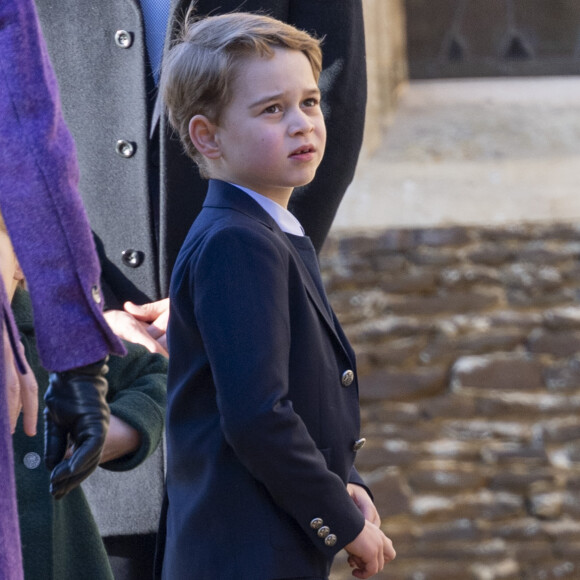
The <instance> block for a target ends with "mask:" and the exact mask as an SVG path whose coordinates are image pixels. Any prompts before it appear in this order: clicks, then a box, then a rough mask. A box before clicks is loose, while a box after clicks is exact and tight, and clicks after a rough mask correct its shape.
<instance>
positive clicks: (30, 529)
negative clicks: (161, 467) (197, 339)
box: [12, 290, 167, 580]
mask: <svg viewBox="0 0 580 580" xmlns="http://www.w3.org/2000/svg"><path fill="white" fill-rule="evenodd" d="M12 309H13V311H14V316H15V319H16V323H17V325H18V329H19V331H20V336H21V339H22V342H23V344H24V347H25V350H26V358H27V359H28V362H29V363H30V366H31V367H32V369H33V371H34V373H35V375H36V379H37V381H38V387H39V393H38V394H39V403H40V408H39V414H38V432H37V435H36V436H35V437H28V436H26V435H25V434H24V431H23V429H22V421H21V419H20V420H19V421H18V426H17V428H16V432H15V434H14V437H13V441H14V464H15V472H16V485H17V492H18V511H19V517H20V529H21V536H22V551H23V558H24V575H25V579H26V580H51V579H54V580H78V579H79V578H82V579H83V580H112V578H113V574H112V572H111V568H110V566H109V561H108V558H107V554H106V552H105V548H104V546H103V542H102V540H101V537H100V535H99V531H98V529H97V526H96V524H95V522H94V520H93V516H92V514H91V511H90V508H89V505H88V503H87V501H86V499H85V495H84V493H83V492H82V490H81V488H77V489H74V490H73V491H71V492H70V493H69V494H68V495H66V496H65V497H64V498H63V499H61V500H59V501H55V500H53V499H52V496H51V495H50V493H49V491H48V488H49V476H50V473H49V471H48V470H47V469H46V468H45V467H44V461H43V453H44V449H43V447H44V426H43V416H42V410H43V408H44V399H43V397H44V392H45V390H46V388H47V385H48V374H47V372H46V370H45V369H44V368H43V367H42V366H41V365H40V362H39V359H38V353H37V350H36V343H35V338H34V327H33V321H32V308H31V304H30V299H29V296H28V293H27V292H25V291H23V290H18V291H17V292H16V295H15V296H14V299H13V301H12ZM125 346H126V347H127V350H128V354H127V356H126V357H124V358H119V357H115V356H113V357H111V358H110V359H109V373H108V375H107V379H108V381H109V393H108V395H107V399H108V401H109V405H110V407H111V412H112V413H113V414H114V415H116V416H117V417H119V418H120V419H122V420H123V421H125V422H126V423H128V424H129V425H131V426H132V427H134V428H135V429H137V430H138V431H139V433H140V434H141V447H140V449H139V450H138V451H137V452H136V453H134V454H132V455H130V456H126V457H122V458H120V459H116V460H115V461H110V462H109V463H106V464H104V465H103V467H105V468H106V469H111V470H116V471H125V470H128V469H132V468H133V467H136V466H137V465H139V464H140V463H141V462H143V461H144V460H145V459H146V458H147V457H148V456H149V455H150V454H151V453H152V452H153V451H154V450H155V449H156V447H157V445H158V444H159V442H160V440H161V435H162V431H163V420H164V413H165V397H166V378H167V375H166V373H167V361H166V359H165V358H164V357H162V356H161V355H157V354H151V353H149V352H148V351H147V350H146V349H145V348H143V347H141V346H139V345H135V344H132V343H125Z"/></svg>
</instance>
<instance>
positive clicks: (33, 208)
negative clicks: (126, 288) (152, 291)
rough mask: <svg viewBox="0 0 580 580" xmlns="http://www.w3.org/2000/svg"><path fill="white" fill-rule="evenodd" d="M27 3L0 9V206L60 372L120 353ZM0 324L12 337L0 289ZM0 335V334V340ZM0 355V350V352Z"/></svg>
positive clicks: (6, 550) (0, 532)
mask: <svg viewBox="0 0 580 580" xmlns="http://www.w3.org/2000/svg"><path fill="white" fill-rule="evenodd" d="M77 183H78V169H77V162H76V154H75V150H74V143H73V141H72V138H71V136H70V134H69V132H68V130H67V128H66V126H65V123H64V120H63V117H62V113H61V109H60V101H59V96H58V89H57V85H56V80H55V77H54V73H53V71H52V68H51V65H50V62H49V59H48V56H47V51H46V46H45V43H44V40H43V38H42V36H41V33H40V28H39V24H38V18H37V15H36V11H35V7H34V3H33V0H2V1H1V2H0V208H1V210H2V214H3V216H4V220H5V222H6V226H7V228H8V231H9V233H10V236H11V239H12V241H13V245H14V249H15V251H16V255H17V256H18V259H19V261H20V264H21V266H22V269H23V271H24V274H25V275H26V277H27V280H28V284H29V288H30V295H31V298H32V303H33V308H34V315H35V326H36V329H37V338H38V349H39V352H40V357H41V360H42V362H43V365H44V366H45V367H46V368H47V369H50V370H52V371H62V370H67V369H71V368H75V367H78V366H82V365H85V364H89V363H92V362H95V361H97V360H100V359H102V358H104V357H105V356H106V355H107V354H109V353H113V354H124V348H123V346H122V344H121V342H120V341H119V340H118V338H117V337H116V336H115V335H114V334H113V332H112V331H111V329H110V328H109V327H108V325H107V324H106V322H105V319H104V318H103V315H102V297H101V291H100V287H99V278H100V268H99V262H98V258H97V255H96V252H95V247H94V242H93V238H92V234H91V231H90V228H89V224H88V220H87V217H86V214H85V211H84V208H83V206H82V202H81V199H80V197H79V194H78V190H77ZM0 307H1V308H2V311H3V322H4V323H5V324H7V327H8V330H9V335H10V337H11V339H12V338H13V337H18V334H17V333H16V332H15V327H14V323H13V321H12V315H11V312H10V305H9V304H8V301H7V298H6V293H5V291H4V288H2V289H1V290H0ZM0 338H1V335H0ZM0 346H1V345H0ZM1 353H2V349H1V348H0V354H1ZM4 387H5V386H4V364H3V361H2V363H1V364H0V578H2V579H3V580H19V579H21V578H22V562H21V555H20V540H19V534H18V517H17V511H16V499H15V493H14V472H13V466H12V442H11V437H10V429H9V421H8V413H7V404H6V392H5V388H4Z"/></svg>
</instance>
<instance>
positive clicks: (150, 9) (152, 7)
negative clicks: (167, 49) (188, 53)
mask: <svg viewBox="0 0 580 580" xmlns="http://www.w3.org/2000/svg"><path fill="white" fill-rule="evenodd" d="M170 4H171V0H141V10H142V11H143V19H144V20H145V43H146V44H147V52H148V54H149V62H150V63H151V70H152V71H153V77H154V79H155V83H156V84H157V81H158V80H159V69H160V67H161V57H162V56H163V46H164V44H165V35H166V32H167V21H168V20H169V8H170Z"/></svg>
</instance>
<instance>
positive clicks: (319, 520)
mask: <svg viewBox="0 0 580 580" xmlns="http://www.w3.org/2000/svg"><path fill="white" fill-rule="evenodd" d="M323 523H324V522H323V521H322V518H314V519H313V520H312V521H311V522H310V527H311V528H312V529H313V530H317V529H318V528H319V527H320V526H321V525H322V524H323Z"/></svg>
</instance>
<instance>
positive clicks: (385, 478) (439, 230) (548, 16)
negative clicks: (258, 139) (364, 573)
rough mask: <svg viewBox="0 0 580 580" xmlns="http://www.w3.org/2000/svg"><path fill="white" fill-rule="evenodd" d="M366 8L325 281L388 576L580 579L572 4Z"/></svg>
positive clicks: (579, 141)
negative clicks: (361, 67) (360, 84)
mask: <svg viewBox="0 0 580 580" xmlns="http://www.w3.org/2000/svg"><path fill="white" fill-rule="evenodd" d="M363 5H364V8H365V22H366V35H367V52H368V71H369V103H368V114H367V125H366V129H365V131H366V133H365V145H364V149H363V154H362V156H361V160H360V163H359V169H358V172H357V176H356V178H355V181H354V182H353V185H352V186H351V188H350V190H349V192H348V193H347V198H346V199H345V203H344V204H343V205H342V206H341V209H340V211H339V215H338V216H337V219H336V222H335V225H334V227H333V231H332V232H331V236H330V237H329V239H328V242H327V244H326V245H325V248H324V250H323V252H322V254H321V266H322V271H323V276H324V279H325V283H326V286H327V289H328V291H329V296H330V299H331V302H332V303H333V306H334V308H335V309H336V311H337V313H338V316H339V318H340V319H341V320H342V321H343V322H344V326H345V329H346V331H347V334H348V335H349V337H350V339H351V341H352V342H353V344H354V346H355V348H356V350H357V352H358V356H359V358H358V360H359V372H360V380H361V384H360V390H361V402H362V418H363V428H362V431H363V435H364V436H366V437H367V440H368V441H367V444H366V446H365V447H364V448H363V449H362V450H361V451H360V452H359V457H358V460H357V462H358V463H357V464H358V466H359V469H360V471H362V472H363V473H364V474H365V475H366V477H367V478H368V480H369V482H370V484H371V486H372V488H373V491H374V493H375V498H376V502H377V505H378V507H379V510H380V512H381V515H382V516H383V529H384V531H385V533H387V535H389V536H390V537H391V538H392V539H393V541H394V543H395V547H396V549H397V552H398V557H397V559H396V560H395V561H394V562H393V563H391V564H389V565H388V566H387V567H386V568H385V571H384V572H383V574H382V575H381V576H380V578H384V579H392V580H455V579H456V580H500V579H502V580H551V579H554V580H555V579H566V580H568V579H570V580H571V579H576V580H578V579H579V578H580V496H579V493H580V354H579V350H580V286H579V281H580V204H579V202H578V200H577V198H578V197H580V196H578V183H579V175H578V174H579V168H580V121H579V119H580V114H579V113H580V111H579V110H578V109H579V107H580V84H579V80H580V79H579V78H578V77H577V76H576V75H577V73H578V72H579V71H580V58H579V51H578V40H579V38H580V2H577V1H564V0H519V1H516V0H514V1H509V0H455V1H452V0H421V1H420V0H407V1H406V2H404V1H403V0H363ZM332 577H333V580H342V579H343V578H345V579H346V578H349V577H351V576H350V571H349V570H348V566H347V565H346V564H345V562H344V559H343V558H339V560H338V561H337V564H336V566H335V568H334V571H333V576H332Z"/></svg>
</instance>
